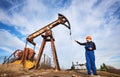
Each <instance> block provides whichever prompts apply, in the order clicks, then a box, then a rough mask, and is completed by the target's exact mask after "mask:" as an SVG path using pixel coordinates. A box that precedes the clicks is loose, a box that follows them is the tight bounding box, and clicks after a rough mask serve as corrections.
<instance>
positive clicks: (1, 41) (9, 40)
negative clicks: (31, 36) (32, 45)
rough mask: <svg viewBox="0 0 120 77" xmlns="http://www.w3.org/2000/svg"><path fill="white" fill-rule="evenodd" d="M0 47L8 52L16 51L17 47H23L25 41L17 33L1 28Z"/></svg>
mask: <svg viewBox="0 0 120 77" xmlns="http://www.w3.org/2000/svg"><path fill="white" fill-rule="evenodd" d="M0 34H1V35H0V37H1V38H0V49H2V50H4V51H6V52H14V51H15V50H17V49H23V47H24V45H25V43H24V42H23V41H21V39H19V38H18V37H16V36H15V35H13V34H11V33H9V31H6V30H4V29H0Z"/></svg>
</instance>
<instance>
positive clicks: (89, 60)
mask: <svg viewBox="0 0 120 77" xmlns="http://www.w3.org/2000/svg"><path fill="white" fill-rule="evenodd" d="M86 41H87V42H85V43H81V42H79V41H76V40H75V42H77V43H78V44H79V45H83V46H85V57H86V67H87V74H88V75H91V71H92V73H93V75H97V72H96V66H95V55H94V50H96V45H95V43H94V42H92V37H91V36H87V37H86Z"/></svg>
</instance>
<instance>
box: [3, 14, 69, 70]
mask: <svg viewBox="0 0 120 77" xmlns="http://www.w3.org/2000/svg"><path fill="white" fill-rule="evenodd" d="M59 24H62V25H64V26H66V27H67V28H68V29H71V27H70V23H69V21H68V19H67V18H66V17H65V16H64V15H62V14H58V19H57V20H55V21H54V22H52V23H50V24H48V25H47V26H45V27H43V28H41V29H39V30H38V31H36V32H34V33H32V34H30V35H29V36H28V37H27V38H26V44H25V48H24V50H16V51H15V52H14V53H13V54H12V55H11V56H13V55H14V60H12V61H11V63H12V62H13V63H15V64H23V65H24V67H25V68H28V69H30V68H33V67H35V69H37V68H38V66H39V62H40V60H41V56H42V54H43V50H44V47H45V45H46V42H51V48H52V54H53V60H54V65H55V69H56V70H60V66H59V62H58V57H57V52H56V48H55V44H54V41H55V40H54V38H53V35H52V28H54V27H56V26H57V25H59ZM70 34H71V31H70ZM40 35H41V36H42V38H43V41H42V44H41V47H40V50H39V53H38V56H37V59H36V60H34V55H35V51H34V49H31V48H27V42H29V43H31V44H32V45H33V46H34V48H35V46H36V43H35V42H34V38H36V37H38V36H40ZM11 56H10V57H11ZM10 57H8V58H7V59H5V60H4V63H3V64H5V63H9V59H10Z"/></svg>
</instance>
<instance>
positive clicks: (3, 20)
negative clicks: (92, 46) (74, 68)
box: [0, 0, 120, 69]
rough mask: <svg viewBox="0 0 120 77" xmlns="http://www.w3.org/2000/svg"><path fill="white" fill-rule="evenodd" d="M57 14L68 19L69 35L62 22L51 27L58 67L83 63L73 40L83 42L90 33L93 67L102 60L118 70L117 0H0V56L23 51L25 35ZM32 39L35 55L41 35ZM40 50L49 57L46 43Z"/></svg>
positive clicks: (119, 10) (119, 16)
mask: <svg viewBox="0 0 120 77" xmlns="http://www.w3.org/2000/svg"><path fill="white" fill-rule="evenodd" d="M58 13H61V14H63V15H64V16H66V17H67V18H68V20H69V22H70V24H71V30H72V35H71V36H70V35H69V29H67V28H66V27H65V26H63V25H58V26H56V27H55V28H53V29H52V31H53V36H54V38H55V46H56V50H57V55H58V59H59V64H60V67H61V68H70V67H71V65H72V62H74V63H76V62H78V63H80V64H81V63H85V62H86V61H85V50H84V47H83V46H80V45H78V44H76V43H75V42H74V40H78V41H80V42H86V40H85V37H86V36H87V35H91V36H92V38H93V41H94V42H95V43H96V47H97V50H95V57H96V66H97V68H99V67H100V65H101V64H102V63H105V64H106V65H110V66H114V67H115V68H118V69H120V46H119V44H120V41H119V39H120V34H119V33H120V0H59V1H58V0H0V58H1V59H2V58H3V57H4V56H9V55H11V54H12V53H13V52H14V51H15V50H17V49H22V50H23V49H24V46H25V42H26V38H27V37H28V35H30V34H32V33H33V32H35V31H37V30H39V29H41V28H42V27H44V26H46V25H47V24H49V23H51V22H53V21H55V20H57V18H58ZM34 41H35V42H36V43H37V45H36V49H35V51H36V54H38V51H39V48H40V45H41V42H42V38H41V36H39V37H37V38H35V39H34ZM28 46H29V47H31V48H33V46H32V45H31V44H29V45H28ZM44 53H45V54H47V55H48V56H50V57H52V52H51V47H50V43H47V45H46V47H45V50H44Z"/></svg>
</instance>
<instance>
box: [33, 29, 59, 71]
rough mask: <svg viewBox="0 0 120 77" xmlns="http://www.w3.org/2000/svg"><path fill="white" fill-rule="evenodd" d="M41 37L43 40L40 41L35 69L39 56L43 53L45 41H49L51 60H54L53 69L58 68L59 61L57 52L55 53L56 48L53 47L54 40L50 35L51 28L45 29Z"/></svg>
mask: <svg viewBox="0 0 120 77" xmlns="http://www.w3.org/2000/svg"><path fill="white" fill-rule="evenodd" d="M42 37H43V41H42V45H41V47H40V50H39V54H38V56H37V60H36V64H35V69H37V68H38V66H39V62H40V60H41V56H42V54H43V50H44V47H45V44H46V42H51V48H52V54H53V60H54V64H55V70H60V67H59V62H58V58H57V53H56V49H55V44H54V41H55V40H54V38H53V36H52V31H51V30H48V31H46V32H45V34H44V35H42Z"/></svg>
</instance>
